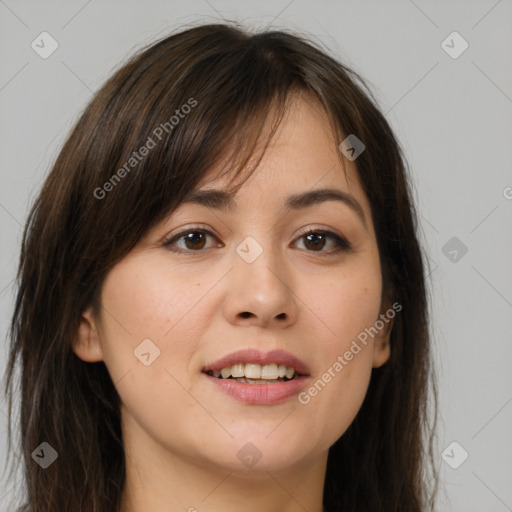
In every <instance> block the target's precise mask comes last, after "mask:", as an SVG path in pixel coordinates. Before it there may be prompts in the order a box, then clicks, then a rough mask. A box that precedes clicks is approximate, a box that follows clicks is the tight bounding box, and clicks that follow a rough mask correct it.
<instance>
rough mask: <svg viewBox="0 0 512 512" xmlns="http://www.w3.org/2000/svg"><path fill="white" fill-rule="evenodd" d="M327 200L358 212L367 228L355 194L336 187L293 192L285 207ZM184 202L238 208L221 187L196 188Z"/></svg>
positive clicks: (300, 207)
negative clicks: (352, 194)
mask: <svg viewBox="0 0 512 512" xmlns="http://www.w3.org/2000/svg"><path fill="white" fill-rule="evenodd" d="M325 201H338V202H341V203H343V204H344V205H346V206H348V207H349V208H350V209H351V210H352V211H353V212H355V213H356V214H357V216H358V217H359V218H360V219H361V221H362V223H363V224H364V226H365V228H367V224H366V217H365V214H364V210H363V208H362V206H361V205H360V204H359V203H358V202H357V200H356V199H355V198H354V197H353V196H351V195H350V194H348V193H347V192H343V191H342V190H338V189H336V188H319V189H313V190H308V191H306V192H301V193H298V194H292V195H290V196H288V197H287V198H286V200H285V205H284V208H285V210H286V212H287V213H288V212H290V211H293V210H304V209H306V208H309V207H311V206H313V205H317V204H321V203H323V202H325ZM183 203H184V204H186V203H192V204H199V205H201V206H205V207H206V208H213V209H217V210H222V211H225V212H232V211H234V210H235V209H236V201H235V199H234V198H233V196H232V195H231V194H229V193H228V192H227V191H226V190H221V189H204V190H195V191H193V192H192V193H191V194H190V195H189V196H188V197H187V198H185V200H184V201H183Z"/></svg>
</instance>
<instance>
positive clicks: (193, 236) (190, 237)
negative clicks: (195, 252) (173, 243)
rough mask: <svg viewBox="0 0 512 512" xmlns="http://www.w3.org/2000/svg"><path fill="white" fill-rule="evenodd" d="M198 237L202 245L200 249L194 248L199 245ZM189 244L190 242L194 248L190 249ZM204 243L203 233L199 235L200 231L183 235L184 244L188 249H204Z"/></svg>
mask: <svg viewBox="0 0 512 512" xmlns="http://www.w3.org/2000/svg"><path fill="white" fill-rule="evenodd" d="M198 237H202V244H200V247H197V246H196V244H198V243H200V242H198ZM189 242H191V243H192V244H193V245H194V247H190V245H189ZM204 243H205V237H204V233H201V232H200V231H191V232H190V233H188V234H187V235H185V244H186V245H187V248H188V249H202V248H203V247H204Z"/></svg>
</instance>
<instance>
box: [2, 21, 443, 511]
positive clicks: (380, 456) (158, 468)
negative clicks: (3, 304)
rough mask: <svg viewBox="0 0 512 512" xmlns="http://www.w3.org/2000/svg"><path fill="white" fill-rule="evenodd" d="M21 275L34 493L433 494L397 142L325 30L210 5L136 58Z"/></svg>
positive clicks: (391, 504)
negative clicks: (216, 12)
mask: <svg viewBox="0 0 512 512" xmlns="http://www.w3.org/2000/svg"><path fill="white" fill-rule="evenodd" d="M357 81H359V82H360V83H361V85H362V86H363V87H364V88H365V89H366V91H365V90H364V89H363V87H362V86H361V85H358V84H357ZM18 284H19V291H18V296H17V300H16V305H15V311H14V315H13V320H12V326H11V327H12V328H11V349H10V359H9V363H8V372H7V386H6V392H7V393H8V394H10V397H11V399H12V397H13V393H14V390H15V385H14V370H15V368H16V366H17V365H19V366H20V370H21V417H20V420H21V443H22V452H23V461H24V470H25V471H24V474H25V478H26V484H27V489H26V490H27V506H28V507H29V509H30V510H31V511H33V512H42V511H44V512H50V511H52V512H54V511H55V512H56V511H59V512H60V511H62V510H77V511H78V510H84V511H88V510H90V511H93V510H94V511H98V512H100V511H101V512H103V511H105V512H107V511H109V512H111V511H113V510H116V511H120V512H139V511H146V510H151V511H155V512H159V511H163V510H166V511H168V510H173V511H174V510H189V511H195V510H197V511H203V510H204V511H214V510H220V509H222V510H224V511H226V510H241V509H243V510H244V511H261V510H264V511H274V510H275V511H295V510H307V511H310V512H320V511H322V510H326V511H329V512H331V511H343V512H347V511H354V512H365V511H368V512H370V511H371V512H375V511H407V512H414V511H418V512H419V511H426V510H431V509H432V506H433V499H434V493H435V482H436V475H435V472H433V478H432V479H430V478H429V476H428V475H429V474H428V469H429V468H430V470H432V467H431V466H429V465H428V463H429V461H430V463H431V462H432V451H431V450H432V432H433V427H434V425H431V424H430V423H431V422H430V421H429V417H428V416H427V405H428V402H427V399H428V396H429V395H428V390H429V383H431V384H432V387H433V384H434V383H433V381H431V379H430V376H431V363H430V352H429V351H430V347H429V333H428V304H427V300H426V290H425V281H424V258H423V256H422V252H421V249H420V246H419V243H418V239H417V235H416V220H415V212H414V206H413V204H412V201H411V197H410V186H409V184H408V178H407V174H406V169H405V165H404V159H403V157H402V154H401V150H400V147H399V144H398V142H397V141H396V139H395V137H394V136H393V133H392V131H391V128H390V126H389V125H388V123H387V122H386V120H385V119H384V117H383V115H382V114H381V113H380V112H379V110H378V108H377V107H376V104H375V101H374V100H373V99H372V96H371V93H370V92H369V90H368V88H367V86H366V85H365V84H364V81H363V80H362V79H361V78H360V77H359V76H358V75H357V74H355V73H354V72H352V71H350V70H349V69H348V68H346V67H345V66H344V65H342V64H341V63H339V62H338V61H336V60H335V59H333V58H332V57H330V56H328V55H327V54H326V53H325V52H324V51H323V50H321V49H320V48H318V47H317V46H315V44H313V43H312V42H310V41H307V40H306V39H304V38H302V37H300V36H297V35H293V34H291V33H286V32H281V31H274V32H263V33H256V34H250V33H249V32H247V31H245V30H243V29H241V28H239V27H237V26H234V25H227V24H226V25H224V24H219V25H203V26H197V27H194V28H189V29H187V30H183V31H181V32H178V33H175V34H173V35H171V36H169V37H166V38H165V39H163V40H161V41H159V42H157V43H156V44H153V45H152V46H150V47H149V48H147V49H145V50H144V51H142V52H140V53H139V54H138V55H136V56H135V57H133V58H132V59H131V60H130V61H129V62H128V63H127V64H125V65H124V66H123V67H122V68H121V69H119V70H118V71H117V72H116V73H115V74H114V75H113V76H112V78H110V79H109V80H108V81H107V83H106V84H105V85H104V86H103V87H102V88H101V90H100V91H99V92H98V93H97V94H95V96H94V97H93V99H92V100H91V102H90V104H89V105H88V106H87V108H86V109H85V111H84V113H83V114H82V116H81V117H80V119H79V120H78V122H77V124H76V126H75V128H74V129H73V131H72V133H71V134H70V136H69V138H68V140H67V142H66V143H65V145H64V147H63V149H62V151H61V153H60V155H59V157H58V158H57V161H56V162H55V165H54V167H53V169H52V171H51V173H50V175H49V176H48V178H47V180H46V182H45V184H44V186H43V189H42V190H41V193H40V195H39V197H38V198H37V200H36V202H35V204H34V206H33V208H32V211H31V213H30V216H29V219H28V222H27V226H26V229H25V233H24V238H23V244H22V251H21V260H20V268H19V276H18ZM433 398H434V399H435V390H434V392H433ZM11 408H12V407H11ZM11 408H10V410H9V416H10V417H11V416H12V410H11ZM434 412H435V401H434ZM9 440H11V429H9ZM10 442H11V441H10ZM429 457H430V459H429ZM433 483H434V484H433Z"/></svg>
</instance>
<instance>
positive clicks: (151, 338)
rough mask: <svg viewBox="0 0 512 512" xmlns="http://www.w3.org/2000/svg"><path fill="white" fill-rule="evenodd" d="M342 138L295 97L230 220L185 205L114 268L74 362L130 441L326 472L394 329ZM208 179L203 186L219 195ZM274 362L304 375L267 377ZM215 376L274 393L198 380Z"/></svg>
mask: <svg viewBox="0 0 512 512" xmlns="http://www.w3.org/2000/svg"><path fill="white" fill-rule="evenodd" d="M340 142H341V141H337V140H334V139H333V137H332V134H331V132H330V128H329V123H328V120H327V118H326V117H325V115H324V114H323V113H322V111H321V110H320V107H319V106H318V105H317V104H316V103H315V102H314V101H312V100H310V99H308V98H306V97H301V98H299V99H296V100H294V102H293V104H292V106H291V108H290V110H289V112H288V114H287V116H286V117H285V118H284V119H283V123H282V124H281V127H280V129H279V131H278V133H277V134H276V136H275V137H274V139H273V140H272V143H271V145H270V146H269V148H268V150H267V151H266V153H265V155H264V158H263V160H262V161H261V163H260V165H259V167H258V168H257V170H256V172H255V173H254V174H253V175H252V176H251V177H250V178H249V180H248V181H247V182H246V183H245V184H244V185H243V186H242V187H241V188H240V190H239V191H238V192H237V193H236V194H235V195H234V196H233V198H232V202H233V204H232V205H231V208H227V207H221V204H215V202H214V201H211V202H210V203H209V204H208V205H204V204H200V203H198V202H190V203H183V204H181V206H180V207H179V208H178V209H177V210H176V211H175V212H174V213H173V214H172V216H171V217H170V218H168V219H166V220H165V221H164V222H162V223H160V224H159V225H158V226H156V228H154V229H152V230H151V231H150V232H148V233H147V234H146V236H145V237H144V239H142V240H141V241H140V243H139V244H138V246H137V247H135V248H134V249H133V250H132V251H131V252H130V253H129V254H128V255H127V256H126V257H124V259H122V260H121V261H120V262H119V263H118V264H116V265H115V266H114V267H113V268H112V270H111V271H110V272H109V274H108V275H107V277H106V280H105V281H104V284H103V288H102V294H101V306H102V307H101V313H100V316H99V317H94V316H93V315H92V313H91V310H88V311H86V312H85V314H84V315H83V321H82V325H81V328H80V333H79V336H78V338H77V343H76V344H75V352H76V353H77V355H78V356H79V357H81V358H82V359H84V360H85V361H98V360H103V361H104V362H105V364H106V366H107V368H108V371H109V373H110V375H111V377H112V380H113V382H114V384H115V387H116V388H117V391H118V393H119V395H120V397H121V400H122V405H121V415H122V427H123V436H124V438H125V443H126V444H129V445H132V446H139V447H142V446H143V447H144V451H145V453H146V454H149V453H153V454H160V455H161V454H165V458H166V460H168V461H178V460H182V461H184V460H187V461H189V462H191V463H194V464H199V465H201V466H202V467H217V468H222V469H224V470H228V471H231V472H234V471H237V472H244V471H248V470H251V471H253V472H254V474H257V473H258V470H260V471H262V472H263V471H278V470H281V469H284V468H289V467H298V466H297V465H300V464H310V463H311V462H312V461H314V460H319V459H321V458H324V460H325V457H326V455H327V453H326V452H327V450H328V448H329V447H330V446H331V445H332V444H333V443H334V442H335V441H336V440H337V439H338V438H339V437H340V436H341V435H342V434H343V433H344V432H345V430H346V429H347V428H348V426H349V425H350V424H351V422H352V421H353V420H354V418H355V416H356V414H357V412H358V410H359V408H360V406H361V404H362V402H363V399H364V396H365V393H366V391H367V387H368V384H369V379H370V376H371V370H372V367H377V366H380V365H382V364H384V363H385V362H386V361H387V359H388V357H389V344H388V343H387V340H388V339H389V331H390V328H391V325H392V320H389V318H390V317H389V315H388V316H386V315H384V316H386V319H387V320H386V321H382V319H383V318H384V316H380V314H381V313H384V314H386V310H385V309H384V308H381V292H382V279H381V277H382V276H381V268H380V264H379V253H378V247H377V242H376V237H375V232H374V228H373V225H372V219H371V213H370V205H369V203H368V200H367V197H366V196H365V194H364V192H363V190H362V188H361V185H360V182H359V179H358V176H357V172H356V167H355V162H351V161H349V160H346V159H345V166H346V171H347V172H346V175H345V173H344V171H343V167H342V165H341V164H340V161H339V158H338V152H339V149H338V144H339V143H340ZM216 171H217V170H215V169H212V170H211V172H210V173H209V174H208V175H207V176H205V178H204V180H203V181H202V182H201V184H200V186H199V187H198V189H201V190H218V191H219V190H222V189H223V187H224V186H225V185H226V184H227V181H226V179H225V178H226V177H222V178H215V172H216ZM198 189H196V191H197V190H198ZM319 189H333V190H334V191H336V192H337V193H338V194H339V197H340V198H341V199H342V200H339V199H335V198H334V195H333V194H331V195H319V196H315V195H310V194H312V193H314V192H315V191H317V190H319ZM302 195H304V196H303V198H302V200H300V199H297V198H298V197H299V196H302ZM291 198H294V200H293V202H292V201H291ZM315 198H316V199H315ZM343 198H345V200H343ZM347 198H348V199H347ZM308 231H312V232H313V233H312V234H308ZM326 232H330V233H327V234H326ZM322 233H324V234H322ZM331 233H332V234H331ZM337 237H339V239H340V240H341V242H340V243H338V242H337V240H338V238H337ZM343 239H345V240H346V242H347V243H348V244H349V246H347V245H346V244H345V243H344V242H343V241H342V240H343ZM169 240H170V242H169V243H168V244H167V243H166V241H169ZM393 316H394V314H393ZM379 319H380V321H379ZM376 323H377V326H379V327H380V328H377V329H376V327H375V325H376ZM370 328H373V330H372V331H369V329H370ZM365 329H366V331H365ZM375 331H378V332H377V334H375ZM369 332H371V333H372V334H369ZM365 334H366V336H365ZM363 340H364V341H363ZM240 350H247V351H248V352H246V353H245V354H242V355H235V356H234V358H231V359H229V360H226V361H224V362H223V361H221V362H220V363H218V364H215V363H216V362H217V361H219V360H222V359H225V358H226V357H229V356H230V355H231V354H233V353H235V352H237V351H240ZM272 351H281V352H280V353H274V354H272V353H271V352H272ZM293 358H296V360H298V361H301V362H302V367H301V366H300V363H299V362H297V361H296V360H294V359H293ZM258 362H260V363H262V364H260V365H258V364H256V363H258ZM273 363H275V365H276V366H274V364H273ZM280 364H281V366H286V367H293V368H294V369H295V372H296V373H300V374H301V375H302V376H301V377H300V378H299V379H293V380H291V381H290V382H286V381H284V380H283V379H282V378H278V379H275V377H276V376H278V375H282V373H281V374H280V373H279V366H280ZM220 367H222V368H224V370H223V373H224V375H225V376H227V375H228V373H229V372H228V368H229V367H232V370H231V372H232V373H233V372H234V373H235V376H236V375H241V374H242V372H243V375H245V376H246V378H249V377H251V380H252V382H254V381H256V382H261V380H267V381H270V382H268V383H265V384H261V383H256V382H254V383H247V382H245V383H244V382H241V381H237V380H234V378H230V379H222V380H221V379H218V378H216V377H215V376H213V375H209V374H208V373H206V370H208V369H218V370H220V369H221V368H220ZM281 370H282V371H283V372H284V371H285V369H281ZM260 371H263V377H267V379H261V380H258V374H259V373H258V372H260ZM237 372H238V373H237ZM288 372H289V373H288V375H291V370H290V368H288ZM221 376H222V375H221ZM160 455H159V456H160Z"/></svg>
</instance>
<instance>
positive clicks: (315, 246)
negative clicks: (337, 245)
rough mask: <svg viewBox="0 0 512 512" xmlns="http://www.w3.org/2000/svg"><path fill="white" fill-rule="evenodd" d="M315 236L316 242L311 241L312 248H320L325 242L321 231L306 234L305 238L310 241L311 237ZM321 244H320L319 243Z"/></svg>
mask: <svg viewBox="0 0 512 512" xmlns="http://www.w3.org/2000/svg"><path fill="white" fill-rule="evenodd" d="M312 237H313V238H316V239H317V241H316V242H312V243H313V248H319V247H320V249H322V248H323V247H324V244H325V235H324V234H322V233H310V234H309V235H307V236H306V240H307V242H311V238H312ZM319 238H321V240H318V239H319ZM319 243H320V244H322V245H321V246H320V245H319ZM306 246H307V243H306Z"/></svg>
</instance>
